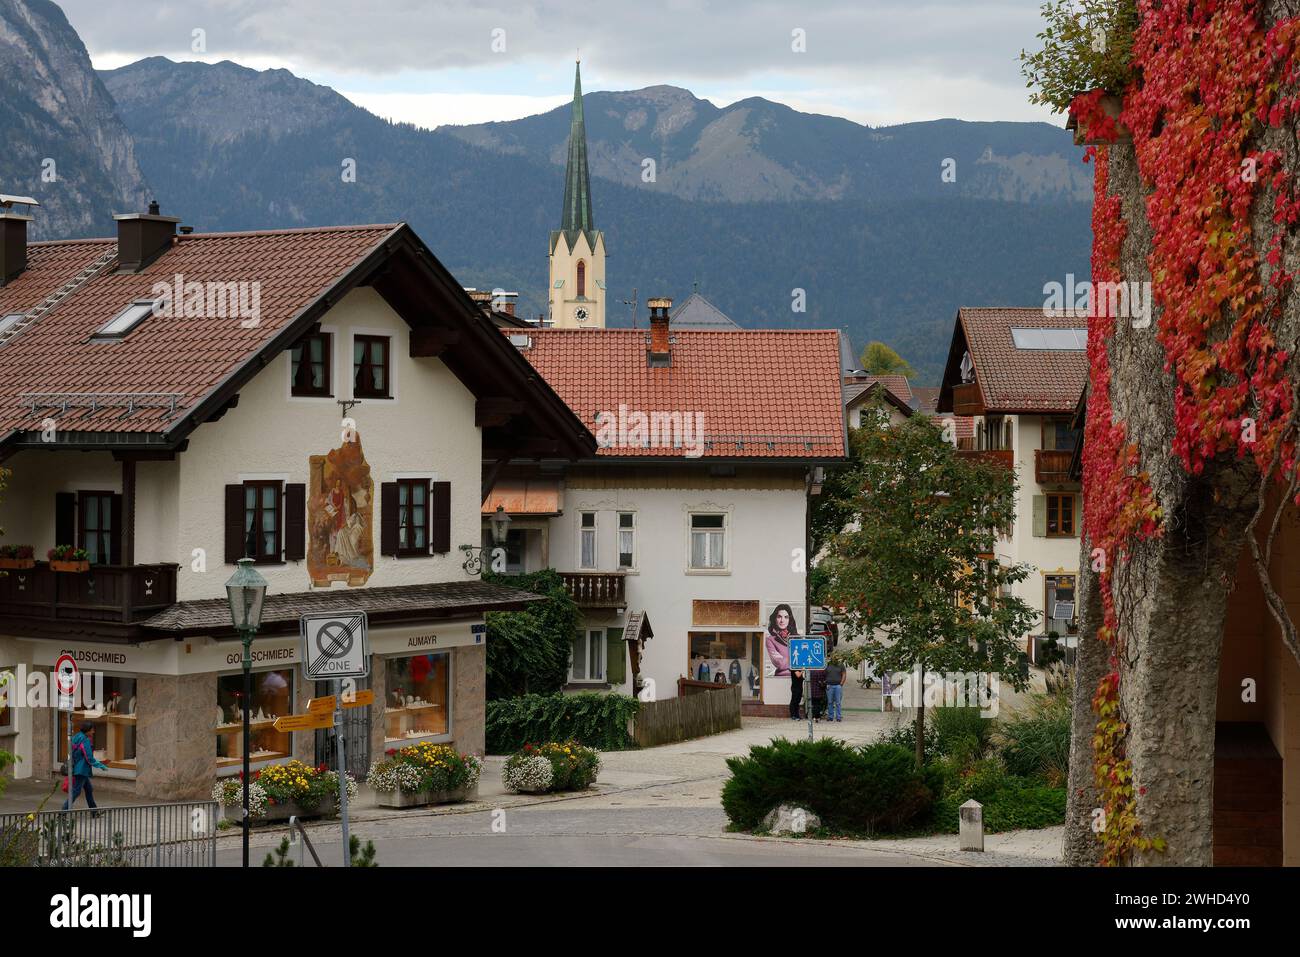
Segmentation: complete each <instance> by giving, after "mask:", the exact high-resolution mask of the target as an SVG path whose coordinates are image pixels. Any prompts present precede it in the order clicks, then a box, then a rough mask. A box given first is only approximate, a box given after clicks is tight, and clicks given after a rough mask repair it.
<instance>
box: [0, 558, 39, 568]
mask: <svg viewBox="0 0 1300 957" xmlns="http://www.w3.org/2000/svg"><path fill="white" fill-rule="evenodd" d="M35 567H36V559H34V558H0V568H4V569H9V570H11V571H25V570H26V569H28V568H35Z"/></svg>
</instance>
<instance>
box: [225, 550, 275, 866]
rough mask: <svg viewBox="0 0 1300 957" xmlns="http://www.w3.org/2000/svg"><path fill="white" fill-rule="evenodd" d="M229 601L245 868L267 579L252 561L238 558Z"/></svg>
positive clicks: (231, 581)
mask: <svg viewBox="0 0 1300 957" xmlns="http://www.w3.org/2000/svg"><path fill="white" fill-rule="evenodd" d="M226 596H227V597H228V598H229V600H230V620H231V621H232V622H233V623H234V625H235V631H237V632H239V637H240V639H241V640H242V641H243V643H244V776H243V789H244V817H243V826H244V866H245V867H247V866H248V836H249V828H250V827H251V826H252V820H251V819H250V818H249V816H248V791H249V787H250V785H251V784H252V775H251V773H250V771H249V763H248V756H249V718H248V708H249V705H250V704H251V703H252V700H253V637H254V636H255V635H256V634H257V629H258V628H260V627H261V625H262V603H263V601H264V600H265V599H266V579H265V578H263V577H262V576H261V575H260V574H258V572H257V569H256V568H254V567H253V560H252V559H251V558H241V559H240V560H239V564H238V566H237V567H236V569H235V574H233V575H231V576H230V581H228V582H226Z"/></svg>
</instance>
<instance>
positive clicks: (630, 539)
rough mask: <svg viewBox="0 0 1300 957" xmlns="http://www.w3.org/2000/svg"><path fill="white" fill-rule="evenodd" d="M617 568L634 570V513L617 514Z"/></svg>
mask: <svg viewBox="0 0 1300 957" xmlns="http://www.w3.org/2000/svg"><path fill="white" fill-rule="evenodd" d="M618 567H619V568H636V512H619V513H618Z"/></svg>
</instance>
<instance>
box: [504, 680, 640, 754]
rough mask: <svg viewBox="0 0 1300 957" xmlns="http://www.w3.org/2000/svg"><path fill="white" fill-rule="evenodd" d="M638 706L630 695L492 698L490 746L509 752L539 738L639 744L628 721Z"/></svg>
mask: <svg viewBox="0 0 1300 957" xmlns="http://www.w3.org/2000/svg"><path fill="white" fill-rule="evenodd" d="M638 707H639V705H638V703H637V700H636V699H635V698H633V697H630V696H628V695H620V694H598V693H597V692H594V691H584V692H581V693H579V694H570V695H563V694H553V695H539V694H530V695H523V696H521V697H518V698H502V699H501V700H499V701H489V702H488V703H487V751H488V753H489V754H510V753H511V752H514V751H518V750H519V749H520V748H522V747H523V746H524V745H525V744H529V743H531V742H535V741H576V742H578V743H579V744H585V745H586V746H587V747H589V748H598V749H599V750H601V751H623V750H626V749H628V748H631V747H634V744H633V742H632V738H631V736H630V735H629V734H628V732H627V725H628V721H629V720H631V719H632V718H633V717H634V716H635V715H636V711H637V708H638Z"/></svg>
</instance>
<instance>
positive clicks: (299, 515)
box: [284, 482, 307, 562]
mask: <svg viewBox="0 0 1300 957" xmlns="http://www.w3.org/2000/svg"><path fill="white" fill-rule="evenodd" d="M306 557H307V486H306V485H303V484H301V483H293V482H290V483H289V484H287V485H285V487H284V560H285V561H287V562H300V561H302V560H303V559H304V558H306Z"/></svg>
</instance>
